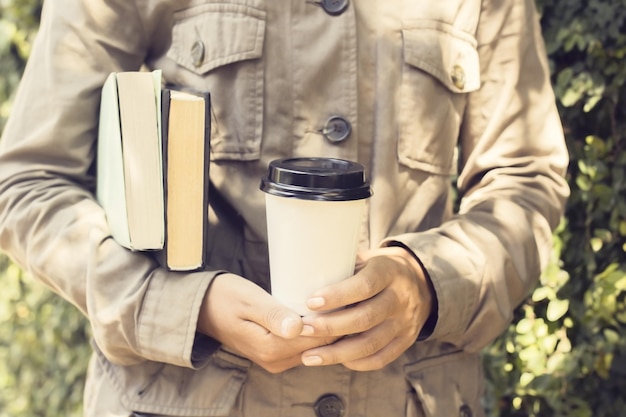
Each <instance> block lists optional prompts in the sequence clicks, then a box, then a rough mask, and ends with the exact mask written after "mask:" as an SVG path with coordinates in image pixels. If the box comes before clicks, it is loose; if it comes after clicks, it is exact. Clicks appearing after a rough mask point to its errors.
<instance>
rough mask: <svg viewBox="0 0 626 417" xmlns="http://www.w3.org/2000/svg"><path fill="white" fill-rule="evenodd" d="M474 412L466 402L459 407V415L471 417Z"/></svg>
mask: <svg viewBox="0 0 626 417" xmlns="http://www.w3.org/2000/svg"><path fill="white" fill-rule="evenodd" d="M473 416H474V412H473V411H472V409H471V407H470V406H469V405H467V404H463V405H462V406H461V408H459V417H473Z"/></svg>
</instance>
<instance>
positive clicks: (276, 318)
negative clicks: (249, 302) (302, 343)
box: [248, 294, 303, 339]
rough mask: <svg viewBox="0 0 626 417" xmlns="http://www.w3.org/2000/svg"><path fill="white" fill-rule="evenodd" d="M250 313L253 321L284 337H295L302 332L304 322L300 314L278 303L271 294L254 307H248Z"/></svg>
mask: <svg viewBox="0 0 626 417" xmlns="http://www.w3.org/2000/svg"><path fill="white" fill-rule="evenodd" d="M251 307H252V306H251ZM248 314H249V317H250V319H251V320H252V321H255V322H256V323H258V324H260V325H261V326H263V327H265V328H266V329H267V330H268V331H269V332H270V333H272V334H274V335H276V336H280V337H282V338H284V339H293V338H295V337H298V336H299V335H300V333H301V332H302V327H303V323H302V318H301V317H300V315H299V314H298V313H296V312H295V311H292V310H290V309H289V308H287V307H285V306H283V305H282V304H280V303H278V302H277V301H276V300H275V299H274V298H273V297H271V296H270V295H269V294H267V297H263V300H260V302H257V303H256V305H254V307H253V308H250V309H248Z"/></svg>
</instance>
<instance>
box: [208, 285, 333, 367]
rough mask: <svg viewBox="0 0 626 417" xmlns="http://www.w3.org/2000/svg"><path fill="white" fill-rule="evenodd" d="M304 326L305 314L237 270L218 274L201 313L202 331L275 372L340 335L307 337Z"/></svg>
mask: <svg viewBox="0 0 626 417" xmlns="http://www.w3.org/2000/svg"><path fill="white" fill-rule="evenodd" d="M302 327H303V323H302V319H301V317H300V315H299V314H297V313H296V312H294V311H291V310H289V309H288V308H287V307H284V306H282V305H281V304H279V303H278V302H277V301H276V300H275V299H274V298H272V296H271V295H269V294H268V293H267V292H265V291H264V290H263V289H262V288H261V287H259V286H257V285H256V284H254V283H252V282H250V281H248V280H247V279H245V278H242V277H240V276H238V275H235V274H222V275H219V276H217V277H215V279H214V280H213V282H212V283H211V286H210V288H209V290H208V291H207V295H206V296H205V299H204V302H203V305H202V307H201V309H200V315H199V318H198V331H200V332H201V333H204V334H206V335H208V336H210V337H212V338H214V339H216V340H218V341H220V342H221V343H222V344H223V345H225V346H228V347H229V348H230V349H232V350H233V351H234V352H236V353H238V354H240V355H241V356H243V357H246V358H248V359H250V360H251V361H253V362H255V363H256V364H258V365H259V366H261V367H263V368H264V369H266V370H267V371H269V372H272V373H277V372H282V371H285V370H287V369H290V368H293V367H295V366H299V365H302V353H303V352H304V351H306V350H307V349H311V348H314V347H318V346H323V345H326V344H328V343H332V342H333V341H335V340H336V339H337V338H336V337H332V336H322V337H319V338H318V337H306V336H301V335H300V334H301V332H302Z"/></svg>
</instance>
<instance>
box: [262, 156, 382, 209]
mask: <svg viewBox="0 0 626 417" xmlns="http://www.w3.org/2000/svg"><path fill="white" fill-rule="evenodd" d="M364 171H365V169H364V167H363V165H361V164H359V163H357V162H352V161H346V160H343V159H335V158H285V159H277V160H274V161H272V162H270V166H269V169H268V175H267V177H266V178H263V179H262V180H261V187H260V188H261V190H263V191H264V192H266V193H268V194H273V195H277V196H281V197H293V198H299V199H303V200H325V201H348V200H361V199H364V198H368V197H370V196H371V195H372V192H371V190H370V185H369V182H368V181H366V179H365V173H364Z"/></svg>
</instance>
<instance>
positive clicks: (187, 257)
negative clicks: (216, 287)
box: [161, 88, 211, 271]
mask: <svg viewBox="0 0 626 417" xmlns="http://www.w3.org/2000/svg"><path fill="white" fill-rule="evenodd" d="M161 103H162V104H161V105H162V116H161V119H162V121H163V133H162V138H163V163H164V174H163V178H164V184H165V185H164V196H165V197H164V198H165V219H166V220H165V247H164V254H163V255H164V256H163V258H164V259H165V260H164V261H162V263H163V264H164V265H165V266H166V267H167V268H168V269H170V270H173V271H193V270H199V269H202V268H204V267H205V265H206V245H207V233H208V225H209V222H208V206H209V202H208V199H209V152H210V130H211V118H210V107H211V102H210V96H209V94H208V93H195V92H194V93H192V92H185V91H179V90H175V89H170V88H164V89H163V91H162V99H161Z"/></svg>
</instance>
